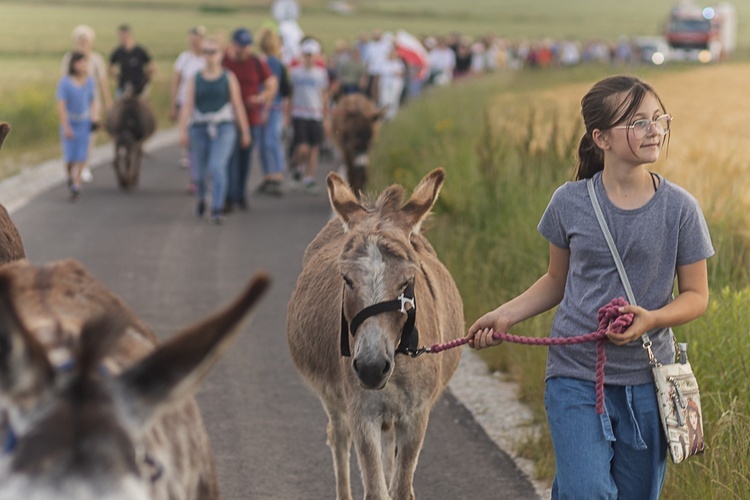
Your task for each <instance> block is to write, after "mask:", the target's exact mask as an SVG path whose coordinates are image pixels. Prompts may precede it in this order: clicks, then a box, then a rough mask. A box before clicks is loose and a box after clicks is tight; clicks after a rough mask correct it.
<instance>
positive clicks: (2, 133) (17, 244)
mask: <svg viewBox="0 0 750 500" xmlns="http://www.w3.org/2000/svg"><path fill="white" fill-rule="evenodd" d="M8 132H10V125H8V124H7V123H0V148H2V147H3V142H4V141H5V138H6V137H7V136H8ZM24 257H26V254H25V253H24V250H23V243H22V242H21V235H19V234H18V229H16V225H15V224H13V221H12V220H10V215H8V211H7V210H5V207H4V206H3V205H2V204H0V264H4V263H6V262H11V261H14V260H18V259H23V258H24Z"/></svg>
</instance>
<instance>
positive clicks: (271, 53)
mask: <svg viewBox="0 0 750 500" xmlns="http://www.w3.org/2000/svg"><path fill="white" fill-rule="evenodd" d="M259 46H260V50H261V52H262V53H263V57H264V58H265V61H266V64H268V67H269V69H270V70H271V72H272V73H273V75H274V76H275V77H276V81H277V82H279V85H278V87H279V89H278V90H277V92H276V95H275V96H274V97H273V100H272V101H271V102H270V104H268V105H266V106H264V107H263V111H262V114H263V116H262V117H261V125H260V127H258V128H257V129H254V132H255V135H254V139H253V140H254V142H255V144H256V145H257V147H258V152H259V153H260V164H261V168H262V169H263V182H262V183H261V185H260V187H259V188H258V192H259V193H263V194H270V195H274V196H281V195H283V191H282V189H281V185H282V183H283V182H284V149H283V146H282V143H281V142H282V141H281V134H282V130H283V128H284V116H285V113H286V108H287V107H288V106H289V96H290V95H291V83H290V81H289V74H288V72H287V69H286V68H285V67H284V64H283V63H282V62H281V39H280V38H279V35H278V33H276V32H275V31H274V30H271V29H265V30H263V31H262V32H261V35H260V43H259Z"/></svg>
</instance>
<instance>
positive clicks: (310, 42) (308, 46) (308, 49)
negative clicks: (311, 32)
mask: <svg viewBox="0 0 750 500" xmlns="http://www.w3.org/2000/svg"><path fill="white" fill-rule="evenodd" d="M300 50H301V51H302V53H303V54H310V55H313V56H317V55H318V54H320V44H319V43H318V41H317V40H314V39H312V38H308V39H307V40H305V41H304V42H302V44H301V45H300Z"/></svg>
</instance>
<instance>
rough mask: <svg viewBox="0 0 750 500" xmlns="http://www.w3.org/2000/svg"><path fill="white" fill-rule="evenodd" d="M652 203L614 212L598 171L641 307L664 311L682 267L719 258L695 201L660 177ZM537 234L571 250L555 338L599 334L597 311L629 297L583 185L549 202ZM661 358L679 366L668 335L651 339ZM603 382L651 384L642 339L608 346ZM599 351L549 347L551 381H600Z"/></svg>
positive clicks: (605, 208)
mask: <svg viewBox="0 0 750 500" xmlns="http://www.w3.org/2000/svg"><path fill="white" fill-rule="evenodd" d="M660 179H661V182H660V183H659V187H658V189H657V191H656V193H655V194H654V196H653V197H652V198H651V200H649V202H648V203H646V204H645V205H644V206H642V207H640V208H638V209H635V210H622V209H620V208H617V207H616V206H615V205H613V204H612V202H611V201H610V200H609V198H608V197H607V195H606V193H605V191H604V186H603V184H602V176H601V172H599V173H597V174H596V175H595V176H594V186H595V188H596V195H597V197H598V199H599V204H600V205H601V207H602V212H603V213H604V218H605V220H606V221H607V225H608V226H609V230H610V232H611V233H612V237H613V239H614V240H615V245H616V247H617V251H618V252H619V253H620V257H621V258H622V261H623V264H624V266H625V271H626V273H627V275H628V279H629V280H630V284H631V286H632V287H633V294H634V295H635V299H636V301H637V302H638V305H639V306H641V307H644V308H645V309H648V310H654V309H659V308H661V307H664V306H665V305H666V304H668V303H669V302H671V301H672V300H673V296H672V292H673V290H674V282H675V275H676V272H677V266H683V265H687V264H692V263H694V262H698V261H700V260H703V259H707V258H708V257H710V256H712V255H713V254H714V249H713V246H712V245H711V238H710V235H709V233H708V227H707V225H706V221H705V219H704V217H703V213H702V211H701V208H700V206H699V204H698V202H697V201H696V200H695V198H693V197H692V196H691V195H690V194H689V193H688V192H687V191H685V190H684V189H682V188H680V187H679V186H677V185H675V184H672V183H670V182H669V181H667V180H666V179H664V178H663V177H660ZM538 230H539V232H540V233H541V234H542V236H544V237H545V238H546V239H547V240H549V241H550V243H552V244H553V245H555V246H558V247H560V248H565V249H568V250H570V265H569V269H568V277H567V281H566V283H565V295H564V297H563V300H562V302H561V303H560V306H559V308H558V310H557V313H556V314H555V319H554V321H553V324H552V332H551V336H552V337H572V336H576V335H582V334H585V333H589V332H594V331H596V329H597V327H598V324H597V312H598V310H599V308H600V307H602V306H604V305H606V304H607V303H609V302H610V301H611V300H612V299H613V298H617V297H623V298H626V297H627V295H626V293H625V288H624V287H623V285H622V282H621V280H620V276H619V275H618V274H617V268H616V267H615V263H614V260H613V258H612V254H611V253H610V251H609V247H608V246H607V242H606V240H605V239H604V235H603V234H602V231H601V228H600V227H599V223H598V221H597V219H596V215H595V213H594V209H593V207H592V206H591V200H590V198H589V194H588V190H587V188H586V181H585V180H582V181H577V182H568V183H566V184H564V185H562V186H560V187H559V188H558V189H557V190H556V191H555V193H554V194H553V195H552V200H550V203H549V205H548V206H547V210H546V211H545V212H544V215H543V216H542V220H541V221H540V222H539V227H538ZM649 336H650V337H651V341H652V342H653V351H654V354H655V356H656V358H657V359H658V360H659V361H660V362H662V363H671V362H673V360H674V344H673V341H672V333H671V331H670V329H669V328H664V329H661V330H657V331H653V332H649ZM605 351H606V354H607V362H606V365H605V383H607V384H613V385H637V384H645V383H648V382H652V381H653V376H652V374H651V369H650V367H649V364H648V356H647V354H646V352H645V351H644V350H643V348H642V342H641V340H640V339H638V340H637V341H634V342H631V343H629V344H627V345H625V346H615V345H613V344H609V343H607V344H605ZM595 367H596V345H595V344H594V343H593V342H587V343H584V344H577V345H565V346H551V347H550V348H549V354H548V356H547V376H546V377H547V378H550V377H558V376H560V377H572V378H577V379H583V380H591V381H594V380H596V370H595Z"/></svg>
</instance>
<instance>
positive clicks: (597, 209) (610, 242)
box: [586, 179, 655, 363]
mask: <svg viewBox="0 0 750 500" xmlns="http://www.w3.org/2000/svg"><path fill="white" fill-rule="evenodd" d="M586 187H587V188H588V190H589V198H591V205H593V207H594V213H595V214H596V219H597V220H598V221H599V227H600V228H601V229H602V233H604V239H605V240H607V246H608V247H609V251H610V252H611V253H612V258H613V259H614V260H615V267H617V272H618V274H619V275H620V280H622V284H623V286H624V287H625V294H626V295H627V296H628V302H630V303H631V304H633V305H637V303H636V301H635V294H634V293H633V288H632V287H631V286H630V280H629V279H628V275H627V273H626V272H625V266H624V265H623V264H622V259H621V258H620V253H619V252H618V251H617V247H616V246H615V240H614V239H613V238H612V233H610V232H609V227H608V226H607V221H606V220H605V219H604V214H603V213H602V207H601V206H600V205H599V199H598V198H597V197H596V191H595V190H594V179H588V180H587V181H586ZM641 341H642V342H643V348H644V349H646V350H647V351H648V357H649V359H650V360H651V362H652V363H653V362H655V358H654V354H653V353H652V352H651V339H650V338H649V336H648V333H644V334H643V335H641Z"/></svg>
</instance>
